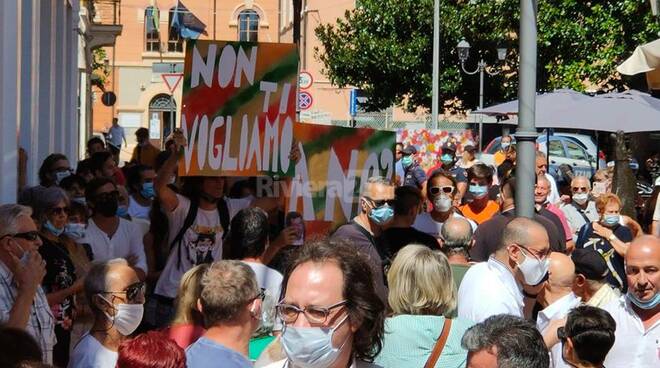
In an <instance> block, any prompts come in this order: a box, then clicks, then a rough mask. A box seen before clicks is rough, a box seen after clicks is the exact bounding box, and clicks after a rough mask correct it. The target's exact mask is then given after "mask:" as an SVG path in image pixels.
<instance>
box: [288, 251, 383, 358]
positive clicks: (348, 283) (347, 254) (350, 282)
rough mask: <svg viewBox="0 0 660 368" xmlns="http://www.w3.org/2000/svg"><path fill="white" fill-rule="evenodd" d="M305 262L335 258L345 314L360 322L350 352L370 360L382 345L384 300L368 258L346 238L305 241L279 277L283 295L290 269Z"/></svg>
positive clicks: (357, 356)
mask: <svg viewBox="0 0 660 368" xmlns="http://www.w3.org/2000/svg"><path fill="white" fill-rule="evenodd" d="M308 262H312V263H325V262H334V263H336V264H337V266H339V268H340V269H341V271H342V274H343V276H344V286H343V296H344V299H345V300H346V301H347V303H346V308H347V310H348V317H349V320H350V321H351V322H353V323H354V324H356V325H358V324H359V326H360V327H359V328H358V330H357V331H356V332H355V334H354V336H353V346H352V348H353V354H354V355H355V357H356V358H357V359H360V360H363V361H367V362H371V361H373V359H374V357H375V356H377V355H378V354H379V353H380V351H381V350H382V348H383V343H382V340H383V334H384V322H385V304H383V302H382V301H381V300H380V298H379V297H378V295H377V294H376V291H375V287H374V281H373V276H372V273H371V269H370V268H369V264H368V262H367V260H366V259H365V258H364V256H363V255H361V254H360V253H359V252H358V251H357V250H356V249H355V247H354V246H352V245H351V244H350V243H348V242H346V241H330V240H327V239H326V240H318V241H315V242H311V243H307V244H305V245H304V246H302V247H301V248H300V249H299V250H298V251H297V252H296V253H294V254H293V259H292V260H291V262H290V263H289V266H288V267H287V269H286V272H285V274H284V280H283V281H282V293H281V295H282V296H284V295H285V294H286V286H287V283H288V281H289V277H291V274H292V273H293V271H294V270H295V269H296V268H298V267H299V266H300V265H302V264H304V263H308Z"/></svg>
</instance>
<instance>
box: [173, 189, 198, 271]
mask: <svg viewBox="0 0 660 368" xmlns="http://www.w3.org/2000/svg"><path fill="white" fill-rule="evenodd" d="M198 208H199V200H197V199H195V200H193V199H191V200H190V208H189V209H188V213H187V214H186V218H185V219H184V220H183V226H181V229H179V232H178V233H177V234H176V236H175V237H174V240H172V243H171V244H170V253H171V252H172V249H173V248H174V247H175V246H176V247H177V268H181V247H182V245H181V243H182V240H183V235H184V234H185V233H186V231H187V230H188V228H190V227H191V226H192V224H193V222H195V218H196V217H197V209H198Z"/></svg>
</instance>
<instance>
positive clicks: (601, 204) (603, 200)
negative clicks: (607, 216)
mask: <svg viewBox="0 0 660 368" xmlns="http://www.w3.org/2000/svg"><path fill="white" fill-rule="evenodd" d="M610 203H614V204H616V205H617V206H619V211H621V199H619V196H617V195H616V194H614V193H605V194H603V195H601V196H600V197H598V198H596V211H598V214H599V215H602V214H603V213H605V207H606V206H607V205H608V204H610Z"/></svg>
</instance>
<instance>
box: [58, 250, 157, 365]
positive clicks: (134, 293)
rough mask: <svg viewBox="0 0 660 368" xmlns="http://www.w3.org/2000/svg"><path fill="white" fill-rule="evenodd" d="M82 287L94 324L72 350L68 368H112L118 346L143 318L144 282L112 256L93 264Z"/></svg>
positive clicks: (121, 260) (121, 261)
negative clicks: (111, 258)
mask: <svg viewBox="0 0 660 368" xmlns="http://www.w3.org/2000/svg"><path fill="white" fill-rule="evenodd" d="M84 289H85V295H86V297H87V303H88V305H89V306H90V309H91V311H92V313H93V315H94V325H93V326H92V328H91V330H90V331H89V333H88V334H86V335H85V336H83V338H82V339H81V340H80V342H78V344H77V345H76V346H75V348H74V349H73V353H72V354H71V358H70V360H69V368H79V367H92V368H115V365H116V363H117V350H118V349H119V345H120V344H121V342H122V341H124V340H125V339H126V338H127V337H128V336H129V335H130V334H132V333H133V332H134V331H135V329H137V327H138V325H139V324H140V322H141V321H142V315H143V311H144V307H143V304H144V290H145V287H144V283H143V282H142V281H140V279H138V275H137V273H136V272H135V269H134V268H131V267H129V265H128V263H127V262H126V261H125V260H123V259H113V260H109V261H108V262H104V263H97V264H95V265H93V266H92V268H91V269H90V270H89V272H88V273H87V275H86V276H85V286H84Z"/></svg>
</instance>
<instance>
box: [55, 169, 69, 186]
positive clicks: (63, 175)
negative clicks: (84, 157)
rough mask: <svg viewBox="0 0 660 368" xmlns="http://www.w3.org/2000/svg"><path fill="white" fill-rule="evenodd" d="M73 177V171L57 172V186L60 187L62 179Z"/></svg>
mask: <svg viewBox="0 0 660 368" xmlns="http://www.w3.org/2000/svg"><path fill="white" fill-rule="evenodd" d="M69 176H71V171H68V170H67V171H56V172H55V184H57V185H60V182H61V181H62V179H64V178H67V177H69Z"/></svg>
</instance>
